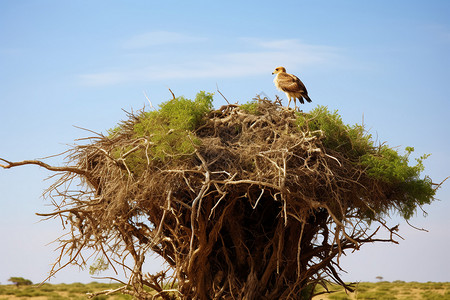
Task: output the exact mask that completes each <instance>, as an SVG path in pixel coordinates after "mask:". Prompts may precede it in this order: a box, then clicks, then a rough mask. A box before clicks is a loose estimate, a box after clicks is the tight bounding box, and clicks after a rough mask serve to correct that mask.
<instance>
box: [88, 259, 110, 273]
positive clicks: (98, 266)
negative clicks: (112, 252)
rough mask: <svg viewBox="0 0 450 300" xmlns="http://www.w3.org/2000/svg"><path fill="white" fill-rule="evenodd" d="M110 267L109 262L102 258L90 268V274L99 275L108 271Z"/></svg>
mask: <svg viewBox="0 0 450 300" xmlns="http://www.w3.org/2000/svg"><path fill="white" fill-rule="evenodd" d="M108 267H109V265H108V262H107V261H106V260H105V259H104V258H103V257H100V258H98V259H97V260H96V261H95V262H94V263H93V264H92V265H91V266H90V267H89V274H91V275H98V274H100V273H101V272H103V271H106V270H108Z"/></svg>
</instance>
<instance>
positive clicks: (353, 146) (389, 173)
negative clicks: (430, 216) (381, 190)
mask: <svg viewBox="0 0 450 300" xmlns="http://www.w3.org/2000/svg"><path fill="white" fill-rule="evenodd" d="M297 125H298V127H299V129H300V130H302V131H304V132H310V134H315V135H318V136H323V144H324V146H325V147H326V148H328V149H331V150H334V151H338V152H339V153H341V154H342V155H345V156H346V157H347V158H349V159H351V160H353V161H354V162H355V163H356V164H360V165H361V166H362V167H363V168H365V169H366V173H367V175H368V176H370V177H372V178H374V179H377V180H379V181H381V182H384V183H386V184H389V185H391V187H393V189H394V190H396V191H397V192H396V193H395V195H396V197H397V198H396V199H390V200H394V202H395V204H396V208H397V209H398V212H399V213H400V215H401V216H402V217H404V218H405V219H409V218H411V217H412V216H413V215H414V212H415V210H416V208H417V206H418V205H423V204H429V203H431V201H432V200H433V196H434V194H435V190H434V189H433V187H432V182H431V179H430V178H428V177H425V178H423V179H421V178H420V173H421V172H422V171H423V170H424V165H423V161H424V160H425V159H426V158H427V157H428V156H429V155H428V154H426V155H423V156H421V157H420V158H418V159H416V164H415V165H413V166H410V165H409V156H410V154H411V153H412V152H413V151H414V148H413V147H406V149H405V150H406V154H405V155H401V154H399V153H398V151H396V150H394V149H391V148H389V147H388V146H386V145H381V146H379V147H375V146H374V142H373V141H372V136H371V135H370V134H369V133H367V132H366V131H365V129H364V126H362V125H358V124H355V125H352V126H351V125H347V124H345V123H344V122H343V121H342V118H341V116H340V115H339V114H338V112H337V111H334V112H330V111H329V110H328V108H327V107H325V106H318V107H316V108H314V109H313V110H311V111H310V112H309V113H308V114H300V113H299V114H298V117H297ZM372 213H373V212H369V213H368V216H367V217H369V218H370V214H372ZM377 213H383V212H377ZM384 213H385V212H384Z"/></svg>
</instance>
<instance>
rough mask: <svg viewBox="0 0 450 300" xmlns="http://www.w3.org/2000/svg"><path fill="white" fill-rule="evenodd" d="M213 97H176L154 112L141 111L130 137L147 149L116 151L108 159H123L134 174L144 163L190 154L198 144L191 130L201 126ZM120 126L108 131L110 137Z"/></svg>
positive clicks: (211, 95)
mask: <svg viewBox="0 0 450 300" xmlns="http://www.w3.org/2000/svg"><path fill="white" fill-rule="evenodd" d="M212 101H213V94H211V93H206V92H204V91H201V92H199V93H198V94H197V95H196V97H195V100H189V99H186V98H184V97H178V98H175V99H172V100H169V101H166V102H164V103H162V104H161V105H160V109H159V110H156V111H149V112H143V113H142V114H141V115H140V116H139V117H138V121H137V122H136V123H135V124H134V127H133V135H134V138H136V139H139V138H144V139H145V140H146V141H147V142H149V144H150V145H151V146H150V147H142V148H141V149H139V150H138V151H132V152H131V153H130V154H127V153H128V152H129V151H130V150H132V149H133V148H134V147H135V146H136V145H135V144H134V145H129V146H126V147H122V148H118V149H116V150H115V151H114V152H113V153H112V156H113V157H115V158H123V157H124V155H125V154H127V155H125V163H126V165H127V167H128V168H129V169H130V170H131V171H132V172H133V173H134V174H141V173H142V172H143V171H144V170H145V166H146V165H147V161H148V160H156V161H165V160H167V159H168V158H170V157H178V156H183V155H189V154H192V153H193V152H194V150H195V148H194V146H196V145H198V144H199V140H198V139H196V138H195V136H194V135H193V133H192V131H193V130H195V129H196V128H198V127H199V126H200V125H202V122H203V121H204V116H205V115H206V114H207V113H208V112H209V111H211V109H212ZM120 131H121V127H120V126H118V127H115V128H113V129H111V130H108V133H109V135H110V136H113V135H114V134H115V133H117V132H120Z"/></svg>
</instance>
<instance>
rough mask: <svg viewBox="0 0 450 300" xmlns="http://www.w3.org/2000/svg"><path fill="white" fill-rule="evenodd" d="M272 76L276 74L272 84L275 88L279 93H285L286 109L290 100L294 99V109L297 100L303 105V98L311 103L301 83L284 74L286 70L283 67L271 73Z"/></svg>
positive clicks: (293, 76)
mask: <svg viewBox="0 0 450 300" xmlns="http://www.w3.org/2000/svg"><path fill="white" fill-rule="evenodd" d="M273 74H277V76H275V79H274V80H273V82H274V83H275V86H276V87H277V89H279V90H280V91H283V92H285V93H286V96H287V97H288V99H289V103H288V107H289V105H290V104H291V99H292V98H294V104H295V109H297V99H298V100H299V101H300V103H301V104H304V103H305V102H304V101H303V98H304V99H305V100H306V101H308V102H311V99H310V98H309V96H308V91H307V90H306V87H305V85H304V84H303V82H302V81H301V80H300V79H298V77H297V76H295V75H292V74H288V73H286V69H285V68H284V67H278V68H276V69H275V71H273V73H272V75H273Z"/></svg>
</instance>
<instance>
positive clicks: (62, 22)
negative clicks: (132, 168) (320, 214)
mask: <svg viewBox="0 0 450 300" xmlns="http://www.w3.org/2000/svg"><path fill="white" fill-rule="evenodd" d="M278 66H284V67H286V69H287V71H288V72H290V73H294V74H296V75H297V76H299V77H300V78H301V79H302V81H303V82H304V83H305V85H306V86H307V88H308V91H309V95H310V97H311V99H312V100H313V102H312V103H310V104H306V105H305V106H304V108H303V109H304V110H305V111H308V110H310V109H312V108H313V107H315V106H316V105H319V104H320V105H326V106H328V107H329V108H330V109H333V110H334V109H338V110H339V112H340V113H341V115H342V117H343V119H344V121H345V122H346V123H350V124H354V123H361V122H362V121H364V123H365V125H366V127H367V129H369V130H370V132H371V133H372V135H373V136H374V138H376V139H377V141H379V142H387V143H388V144H389V145H390V146H392V147H398V149H404V148H405V147H406V146H414V147H415V149H416V152H415V154H414V156H413V158H414V157H418V156H420V155H422V154H424V153H432V155H431V156H430V157H429V158H428V159H427V160H426V162H425V166H426V170H425V172H424V175H429V176H430V177H431V178H432V179H433V180H434V181H435V182H440V181H441V180H443V179H444V178H446V177H447V176H449V175H450V171H449V170H450V159H449V153H450V141H449V140H450V139H449V138H450V136H449V133H448V132H449V129H450V121H449V116H448V113H449V111H450V104H449V96H448V91H447V90H448V86H449V79H450V2H448V1H444V0H443V1H436V0H431V1H405V0H399V1H370V2H369V1H325V0H323V1H278V2H277V1H246V2H244V1H227V2H219V1H215V2H214V1H139V0H136V1H127V2H125V1H111V0H108V1H106V0H98V1H82V0H80V1H69V0H66V1H59V0H40V1H37V0H35V1H29V0H28V1H27V0H23V1H13V0H10V1H8V0H4V1H0V157H2V158H5V159H9V160H13V161H14V160H16V161H18V160H24V159H35V158H43V157H46V156H49V155H53V154H57V153H60V152H63V151H65V150H67V149H68V148H69V147H70V145H72V144H73V143H76V142H75V140H76V139H77V138H83V137H87V136H90V135H91V133H89V132H87V131H83V130H80V129H78V128H76V127H74V125H75V126H79V127H83V128H87V129H90V130H93V131H96V132H105V131H106V130H107V129H109V128H111V127H113V126H114V125H115V124H116V123H118V122H119V121H120V120H123V119H125V118H126V114H125V113H124V112H123V110H122V109H125V110H127V111H130V110H138V109H141V108H143V107H144V105H145V106H146V107H148V106H149V102H148V101H147V99H146V96H145V95H147V97H148V98H149V99H150V101H151V102H152V104H153V106H155V107H156V106H157V105H158V104H159V103H161V102H162V101H166V100H168V99H170V98H171V95H170V93H169V91H168V88H170V89H171V90H172V91H173V92H174V93H175V95H176V96H181V95H184V96H185V97H187V98H194V97H195V94H196V93H197V92H198V91H200V90H205V91H207V92H216V86H218V87H219V89H220V91H221V92H222V93H223V94H224V95H225V96H226V97H227V99H228V100H229V101H231V102H239V103H243V102H247V101H249V100H251V99H252V98H253V97H254V96H255V95H256V94H259V93H264V94H265V95H267V96H268V97H270V98H274V96H275V95H279V96H281V97H283V98H284V99H285V95H284V94H282V93H280V92H279V91H277V90H276V89H275V87H274V85H273V82H272V80H273V76H272V75H271V73H272V71H273V69H274V68H275V67H278ZM285 103H286V102H285ZM223 104H225V101H224V100H223V99H222V97H221V96H220V95H218V94H217V93H216V96H215V101H214V105H215V106H216V107H219V106H221V105H223ZM47 161H48V162H49V163H52V164H55V165H63V164H64V160H63V158H62V157H56V158H50V159H48V160H47ZM50 175H51V173H49V172H48V171H46V170H44V169H40V168H38V167H33V166H28V167H20V168H16V169H11V170H0V236H1V237H2V247H0V282H1V283H6V281H7V279H8V278H9V277H10V276H23V277H26V278H29V279H31V280H32V281H34V282H39V281H41V280H43V279H45V277H46V276H47V273H48V271H49V270H50V264H51V263H52V262H53V261H54V259H55V258H56V257H57V255H58V253H57V252H54V251H53V249H54V248H56V246H57V245H56V244H49V245H48V243H50V242H52V241H53V240H55V239H56V238H57V237H59V236H60V235H61V234H63V233H64V232H63V230H62V226H61V223H60V221H59V220H50V221H43V222H40V218H39V217H37V216H36V215H35V214H34V213H35V212H49V211H51V210H52V206H51V205H50V204H51V203H50V201H49V200H48V199H44V198H42V197H41V194H42V192H43V191H44V190H45V189H46V188H47V187H48V186H49V185H51V183H52V179H48V180H45V179H46V178H47V177H48V176H50ZM449 185H450V182H447V183H446V184H444V186H443V187H442V188H441V189H440V190H439V192H438V194H437V198H438V199H440V201H436V202H434V203H433V205H431V206H429V207H425V210H426V211H427V212H428V216H427V217H426V218H425V217H423V215H422V213H419V214H418V215H417V217H415V218H413V219H412V220H411V223H412V224H413V225H415V226H417V227H421V228H422V227H423V228H426V229H428V230H429V232H428V233H426V232H422V231H417V230H414V229H412V228H411V227H409V226H408V225H407V224H405V222H402V221H401V220H400V219H398V218H397V217H395V216H394V218H393V219H392V220H390V223H392V225H395V224H397V223H399V222H400V230H401V231H400V232H401V233H402V235H403V237H404V238H405V240H404V241H403V240H402V241H400V244H399V245H386V244H380V245H366V246H364V247H362V249H361V251H359V252H357V253H348V256H347V257H344V258H343V259H342V266H343V267H344V268H345V269H346V270H347V272H348V273H346V274H343V277H344V279H345V280H348V281H374V280H375V277H376V276H383V277H384V278H385V279H386V280H405V281H450V273H449V272H448V270H449V269H450V260H449V258H448V249H449V247H450V220H449V218H448V214H449V212H450V203H449V197H450V188H449ZM146 267H147V269H148V271H151V272H152V271H154V270H157V269H158V268H159V262H158V261H157V260H156V261H152V260H149V262H147V266H146ZM102 275H104V276H109V275H113V274H112V273H108V272H105V273H103V274H102ZM92 280H93V279H92V278H91V277H90V275H89V274H88V271H87V270H81V271H79V270H78V269H77V268H74V267H73V268H72V267H71V268H68V269H66V270H63V271H61V272H60V273H58V274H57V275H56V276H55V277H54V278H52V280H51V282H52V283H58V282H67V283H69V282H90V281H92Z"/></svg>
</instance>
